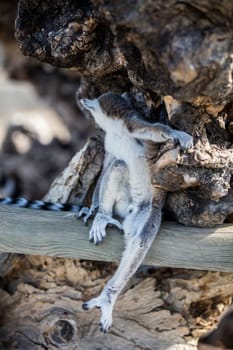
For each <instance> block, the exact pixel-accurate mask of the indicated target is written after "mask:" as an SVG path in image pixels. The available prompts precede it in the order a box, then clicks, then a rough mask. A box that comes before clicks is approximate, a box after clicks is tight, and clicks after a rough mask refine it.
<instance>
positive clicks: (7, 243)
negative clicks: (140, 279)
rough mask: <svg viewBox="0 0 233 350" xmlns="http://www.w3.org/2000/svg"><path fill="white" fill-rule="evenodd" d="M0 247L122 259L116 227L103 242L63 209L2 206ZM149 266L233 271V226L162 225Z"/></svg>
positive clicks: (62, 254) (146, 262) (23, 251)
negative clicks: (96, 241) (96, 240)
mask: <svg viewBox="0 0 233 350" xmlns="http://www.w3.org/2000/svg"><path fill="white" fill-rule="evenodd" d="M0 220H1V226H0V251H1V252H14V253H21V254H32V255H44V256H58V257H65V258H79V259H87V260H99V261H119V259H120V257H121V254H122V250H123V247H124V242H123V237H122V235H121V234H120V233H119V232H117V230H115V229H109V235H108V237H107V238H106V239H105V241H104V242H103V243H102V244H101V245H99V246H95V245H94V244H92V243H90V242H89V241H88V230H89V228H88V227H86V226H84V225H83V223H82V221H79V220H77V219H76V218H74V217H72V216H70V215H69V214H68V215H67V214H64V213H55V212H45V211H39V210H29V209H21V208H13V207H8V206H1V207H0ZM145 264H148V265H157V266H164V267H165V266H166V267H181V268H191V269H200V270H210V271H225V272H232V271H233V225H221V226H218V227H216V228H202V229H200V228H194V227H185V226H182V225H180V224H177V223H174V222H170V223H169V222H166V223H164V224H163V225H162V227H161V230H160V233H159V235H158V237H157V238H156V240H155V242H154V244H153V246H152V247H151V249H150V251H149V253H148V255H147V257H146V259H145Z"/></svg>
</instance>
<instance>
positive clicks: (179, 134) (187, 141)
mask: <svg viewBox="0 0 233 350" xmlns="http://www.w3.org/2000/svg"><path fill="white" fill-rule="evenodd" d="M175 138H176V139H177V141H178V142H179V144H180V146H181V148H183V149H189V148H192V147H193V137H192V136H191V135H189V134H187V133H186V132H183V131H178V130H176V131H175Z"/></svg>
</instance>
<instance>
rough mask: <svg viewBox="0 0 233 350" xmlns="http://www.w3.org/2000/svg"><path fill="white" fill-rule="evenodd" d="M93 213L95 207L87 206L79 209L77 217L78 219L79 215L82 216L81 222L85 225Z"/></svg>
mask: <svg viewBox="0 0 233 350" xmlns="http://www.w3.org/2000/svg"><path fill="white" fill-rule="evenodd" d="M94 213H95V209H93V208H92V207H91V208H88V207H83V208H82V209H81V210H79V212H78V214H77V217H78V219H80V218H81V217H83V222H84V224H85V225H86V224H87V222H88V220H89V219H90V218H91V217H92V215H94Z"/></svg>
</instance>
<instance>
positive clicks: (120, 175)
mask: <svg viewBox="0 0 233 350" xmlns="http://www.w3.org/2000/svg"><path fill="white" fill-rule="evenodd" d="M128 193H129V189H128V169H127V167H126V165H125V163H124V162H123V161H121V160H117V159H116V160H114V161H113V162H112V163H111V165H110V166H109V167H108V169H107V171H106V173H105V174H104V175H103V177H102V180H101V183H100V187H99V209H98V212H97V214H96V216H95V218H94V221H93V224H92V227H91V230H90V233H89V239H90V240H91V241H93V242H94V243H95V244H98V243H100V242H102V240H103V239H104V237H105V236H106V227H107V225H113V226H116V227H117V228H118V229H120V230H122V229H123V227H122V224H121V223H120V222H119V221H118V220H116V219H114V218H113V217H112V214H113V209H114V211H116V212H119V214H120V212H121V211H123V212H126V210H127V207H128V205H129V203H128V197H129V194H128ZM116 205H117V207H116ZM121 206H123V209H122V208H120V207H121ZM121 209H122V210H121Z"/></svg>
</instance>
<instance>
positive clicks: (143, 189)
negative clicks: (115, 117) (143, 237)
mask: <svg viewBox="0 0 233 350" xmlns="http://www.w3.org/2000/svg"><path fill="white" fill-rule="evenodd" d="M114 124H118V125H114ZM111 129H112V130H109V129H108V132H107V134H106V137H105V149H106V151H108V152H109V153H111V154H112V155H113V156H114V157H115V158H117V159H120V160H123V161H124V162H125V163H126V165H127V167H128V170H129V182H130V184H129V185H130V194H131V199H132V202H133V204H135V205H137V204H140V203H142V202H148V201H151V199H152V185H151V182H150V173H149V168H148V165H147V161H146V158H145V149H144V147H143V145H141V144H139V143H138V142H137V140H135V139H134V138H132V137H131V136H130V135H129V134H128V132H127V130H125V127H124V126H122V123H120V121H114V123H113V127H112V128H111Z"/></svg>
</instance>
